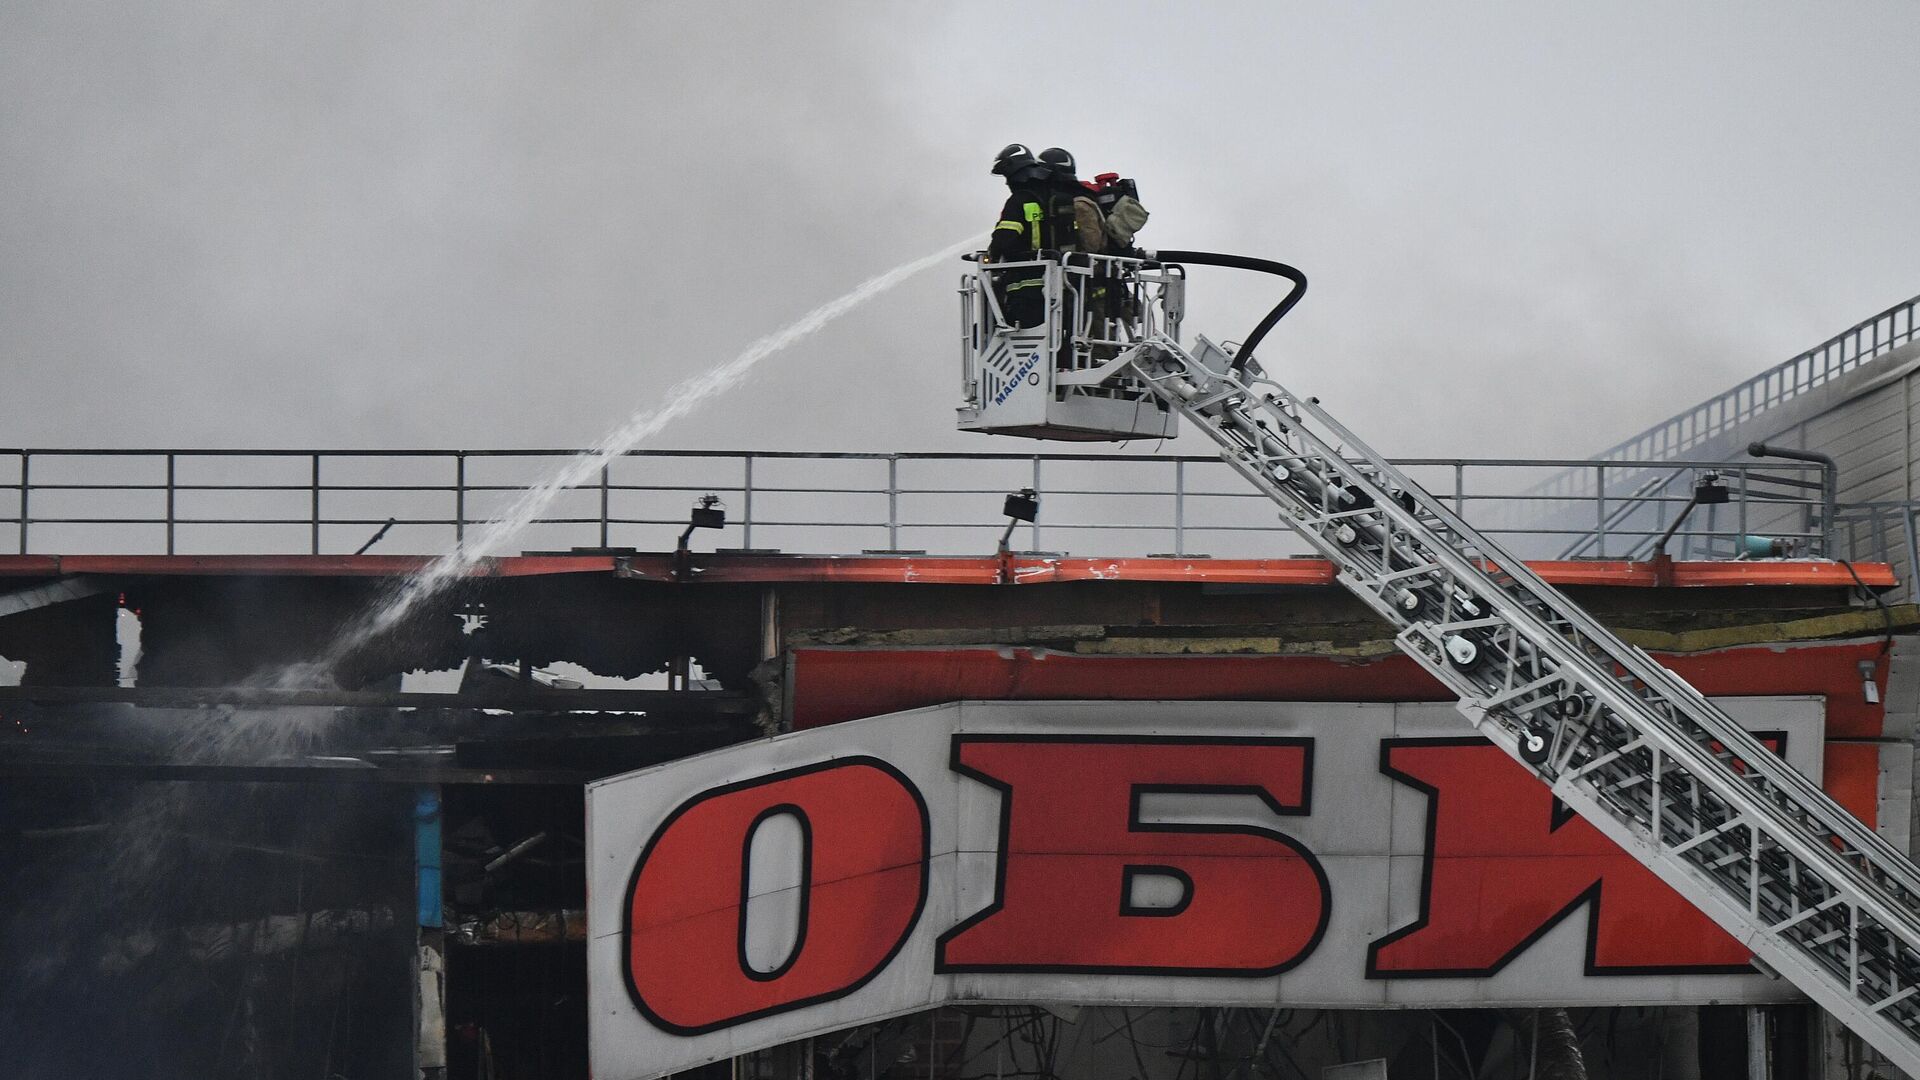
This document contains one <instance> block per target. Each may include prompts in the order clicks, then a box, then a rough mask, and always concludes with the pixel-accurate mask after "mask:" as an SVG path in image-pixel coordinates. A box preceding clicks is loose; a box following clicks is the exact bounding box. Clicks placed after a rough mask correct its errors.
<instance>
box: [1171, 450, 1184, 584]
mask: <svg viewBox="0 0 1920 1080" xmlns="http://www.w3.org/2000/svg"><path fill="white" fill-rule="evenodd" d="M1173 554H1174V555H1175V556H1176V557H1177V558H1182V559H1184V558H1186V557H1187V463H1186V462H1185V461H1183V460H1181V459H1180V458H1174V459H1173Z"/></svg>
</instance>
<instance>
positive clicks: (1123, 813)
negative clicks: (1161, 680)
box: [587, 698, 1823, 1080]
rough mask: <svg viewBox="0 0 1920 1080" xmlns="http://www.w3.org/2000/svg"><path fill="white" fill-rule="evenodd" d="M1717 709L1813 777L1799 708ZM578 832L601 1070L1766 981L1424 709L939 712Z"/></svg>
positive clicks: (1689, 995)
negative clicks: (1045, 1027)
mask: <svg viewBox="0 0 1920 1080" xmlns="http://www.w3.org/2000/svg"><path fill="white" fill-rule="evenodd" d="M1721 704H1722V706H1723V707H1725V708H1726V709H1727V710H1728V711H1729V712H1730V713H1731V714H1732V715H1733V716H1734V717H1735V718H1736V719H1738V720H1740V721H1741V722H1742V723H1743V724H1745V725H1747V726H1748V727H1749V729H1751V730H1754V731H1756V732H1758V733H1760V734H1762V736H1763V738H1765V739H1768V740H1770V741H1772V742H1773V743H1774V745H1776V746H1778V747H1779V748H1780V749H1781V750H1782V752H1783V753H1784V755H1785V756H1786V758H1787V760H1788V761H1790V762H1792V763H1793V764H1794V765H1795V766H1796V767H1798V768H1800V769H1801V770H1802V771H1804V772H1806V773H1807V774H1808V775H1810V776H1813V777H1814V778H1816V779H1818V777H1819V776H1820V751H1821V747H1822V742H1821V738H1822V713H1823V710H1822V705H1821V702H1820V701H1819V700H1818V699H1816V698H1767V699H1757V698H1739V699H1729V700H1725V701H1722V702H1721ZM587 815H588V848H589V855H590V858H591V870H590V878H589V888H590V896H589V909H588V913H589V914H588V921H589V926H590V933H591V942H590V944H589V952H588V965H589V980H590V997H591V1017H592V1020H591V1029H592V1059H593V1071H594V1075H595V1076H596V1077H598V1078H599V1080H638V1078H643V1077H654V1076H659V1075H662V1074H665V1073H669V1072H673V1071H677V1070H680V1069H685V1068H688V1067H690V1066H693V1065H696V1064H700V1063H702V1062H706V1061H712V1060H716V1059H719V1058H723V1057H729V1056H732V1055H735V1054H739V1053H744V1052H747V1051H749V1050H753V1049H758V1048H761V1047H766V1046H772V1045H777V1044H780V1043H783V1042H787V1041H790V1040H793V1039H799V1038H804V1037H806V1036H808V1035H813V1034H818V1033H822V1032H827V1031H833V1030H837V1029H840V1028H844V1027H849V1026H852V1025H856V1024H860V1023H865V1022H869V1021H873V1020H877V1019H881V1018H884V1017H888V1016H893V1015H898V1014H901V1013H906V1012H913V1011H917V1010H921V1009H926V1008H931V1007H933V1006H935V1005H939V1004H941V1003H943V1002H946V1001H955V1000H960V1001H1041V1002H1077V1003H1086V1004H1179V1005H1244V1006H1253V1005H1272V1004H1274V1003H1278V1002H1284V1003H1286V1004H1288V1005H1289V1006H1297V1007H1325V1008H1368V1007H1395V1006H1427V1005H1434V1004H1442V1003H1444V1004H1448V1005H1461V1004H1471V1005H1488V1006H1496V1005H1497V1006H1517V1007H1532V1006H1539V1005H1548V1004H1570V1005H1580V1004H1602V1003H1606V1004H1677V1003H1687V1002H1704V1001H1708V1000H1713V1001H1721V1002H1761V1001H1778V1000H1789V999H1791V998H1792V997H1793V996H1794V992H1793V990H1792V988H1791V987H1790V986H1788V985H1786V984H1784V983H1781V982H1778V981H1774V980H1769V979H1766V978H1764V977H1761V976H1759V975H1755V974H1753V973H1752V972H1751V969H1750V968H1749V967H1748V965H1747V959H1748V954H1747V953H1746V952H1745V950H1743V949H1742V948H1741V947H1740V946H1739V945H1738V943H1737V942H1735V941H1733V940H1732V939H1731V938H1730V937H1728V936H1727V935H1726V934H1724V933H1723V932H1722V931H1720V930H1719V929H1718V928H1717V927H1715V926H1714V925H1713V924H1712V923H1710V922H1708V921H1707V920H1706V919H1705V917H1704V916H1701V915H1700V914H1699V913H1698V912H1696V911H1695V910H1694V909H1693V908H1691V907H1690V906H1688V905H1687V904H1686V902H1685V901H1683V900H1681V899H1680V898H1679V896H1678V895H1677V894H1675V893H1673V892H1672V891H1671V890H1669V889H1668V888H1667V887H1666V886H1665V885H1663V884H1661V883H1660V882H1659V881H1658V880H1657V879H1656V878H1654V877H1653V876H1652V875H1651V874H1650V873H1649V872H1648V871H1646V870H1645V869H1644V868H1642V867H1641V866H1640V865H1639V864H1637V863H1635V862H1633V860H1632V859H1631V858H1629V857H1628V856H1627V855H1625V854H1624V853H1622V852H1621V851H1620V850H1619V849H1618V848H1617V847H1615V846H1614V845H1613V844H1612V843H1611V842H1610V841H1608V840H1606V839H1605V838H1604V837H1602V836H1600V834H1599V833H1598V832H1597V831H1595V830H1594V829H1593V828H1592V827H1591V826H1589V825H1587V824H1586V823H1585V822H1583V821H1581V820H1579V819H1578V818H1577V817H1574V816H1573V815H1571V814H1569V813H1568V812H1567V811H1566V809H1565V808H1564V807H1562V806H1561V805H1559V804H1558V803H1557V802H1556V801H1555V800H1554V799H1553V798H1552V796H1551V795H1550V794H1549V793H1548V791H1547V789H1546V787H1545V786H1544V785H1542V784H1540V782H1539V781H1538V780H1536V779H1534V778H1533V777H1532V776H1530V775H1529V774H1528V773H1527V772H1526V771H1525V770H1523V769H1522V768H1521V767H1520V766H1519V765H1517V764H1515V763H1514V762H1513V761H1512V760H1511V759H1509V758H1507V757H1506V756H1505V755H1504V754H1503V753H1502V752H1501V751H1499V750H1497V749H1495V748H1493V747H1492V746H1490V745H1489V744H1487V743H1486V742H1485V741H1484V740H1481V739H1478V738H1477V737H1475V736H1474V735H1473V734H1472V732H1471V730H1470V729H1469V728H1468V727H1467V725H1466V723H1465V721H1464V720H1462V719H1460V717H1459V715H1458V714H1457V713H1455V712H1454V711H1453V710H1452V708H1451V707H1449V706H1444V705H1426V704H1402V705H1392V704H1326V703H1291V704H1290V703H1267V702H1044V703H1042V702H1001V703H962V704H956V705H947V706H941V707H938V708H932V709H922V710H917V711H914V712H907V713H898V714H895V715H891V716H882V717H875V718H872V719H868V720H857V721H853V722H850V723H845V724H838V725H834V726H831V727H826V728H820V729H816V730H813V731H806V732H799V733H796V734H792V735H785V736H781V737H779V738H775V739H770V740H766V741H761V742H755V743H750V744H745V745H741V746H737V747H731V748H728V749H725V750H721V751H716V752H714V753H710V754H705V755H701V756H699V757H694V758H688V759H685V760H682V761H677V762H673V763H671V764H669V765H663V766H660V767H657V768H653V769H647V770H643V771H640V772H635V773H630V774H628V775H625V776H621V777H616V778H613V779H610V780H604V781H600V782H599V783H596V784H594V785H592V786H591V787H590V788H589V789H588V797H587Z"/></svg>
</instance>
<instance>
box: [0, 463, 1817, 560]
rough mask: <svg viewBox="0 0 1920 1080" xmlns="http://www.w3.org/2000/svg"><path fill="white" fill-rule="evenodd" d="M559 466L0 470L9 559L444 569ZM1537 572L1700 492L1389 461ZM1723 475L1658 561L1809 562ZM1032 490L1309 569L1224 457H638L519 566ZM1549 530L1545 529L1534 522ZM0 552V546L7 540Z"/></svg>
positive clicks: (1125, 534) (1124, 533)
mask: <svg viewBox="0 0 1920 1080" xmlns="http://www.w3.org/2000/svg"><path fill="white" fill-rule="evenodd" d="M573 453H574V452H573V451H568V450H389V451H362V450H188V449H176V450H95V449H26V450H0V552H4V551H6V550H7V549H8V548H9V547H10V548H12V550H13V551H16V552H18V553H21V554H27V553H32V552H36V551H37V552H48V553H58V554H85V553H90V552H95V553H113V554H145V553H154V554H162V553H164V554H214V553H235V552H248V553H263V554H264V553H275V554H278V553H308V554H328V553H349V552H354V551H356V550H358V549H360V548H362V547H363V546H365V545H366V544H367V543H368V540H369V536H370V535H372V534H374V533H375V530H380V531H379V533H378V535H379V537H380V538H381V539H380V544H379V547H378V549H377V550H378V552H379V553H407V554H439V553H443V552H446V551H449V550H452V549H453V548H454V547H455V546H456V545H458V544H461V543H463V542H465V541H466V540H468V538H469V536H470V530H471V529H472V527H474V526H476V525H479V524H482V523H484V522H486V521H488V520H490V518H491V517H492V516H494V515H495V514H496V513H498V512H500V511H503V510H504V509H505V508H506V507H507V506H508V505H509V504H510V503H511V502H512V501H513V498H514V497H515V496H517V495H518V494H519V493H520V492H522V491H524V490H525V489H526V488H527V487H529V486H531V485H532V484H534V483H536V482H538V481H539V480H541V479H544V477H545V476H546V475H547V474H549V473H551V472H552V471H553V470H554V469H555V468H556V467H557V465H558V464H559V461H560V459H562V458H565V457H569V456H571V455H572V454H573ZM1397 464H1398V465H1400V467H1402V468H1403V469H1405V470H1407V471H1408V472H1409V473H1410V474H1411V475H1413V476H1414V477H1415V478H1416V479H1418V480H1419V481H1420V482H1421V483H1423V484H1425V485H1426V486H1427V487H1428V489H1429V490H1431V491H1433V492H1435V493H1436V494H1439V495H1441V496H1442V497H1444V498H1447V499H1448V500H1450V501H1451V503H1452V505H1453V506H1454V507H1455V509H1456V510H1458V511H1460V512H1461V513H1463V514H1464V515H1465V516H1467V517H1468V518H1470V519H1472V520H1477V521H1483V522H1487V523H1488V524H1489V525H1490V526H1491V528H1489V529H1488V531H1489V532H1491V533H1493V534H1495V535H1498V536H1500V537H1501V538H1502V539H1503V540H1505V541H1506V542H1507V544H1508V546H1509V547H1511V548H1513V549H1515V550H1516V551H1518V552H1519V553H1520V554H1523V555H1526V556H1527V557H1534V558H1543V557H1549V558H1550V557H1612V558H1618V557H1622V556H1626V555H1631V554H1635V553H1639V552H1643V551H1644V549H1645V547H1646V546H1647V545H1648V544H1649V543H1650V542H1651V539H1652V538H1653V537H1655V536H1657V535H1658V534H1659V533H1660V532H1661V531H1662V530H1663V529H1664V528H1665V527H1666V525H1667V524H1668V522H1669V521H1670V520H1671V515H1672V514H1674V513H1676V512H1678V510H1679V508H1680V506H1681V505H1683V504H1684V503H1685V502H1686V501H1687V499H1688V497H1689V496H1690V494H1691V488H1690V486H1687V485H1678V484H1671V483H1670V484H1664V485H1657V486H1653V487H1650V488H1645V489H1642V490H1621V489H1620V486H1619V484H1618V483H1617V481H1616V480H1615V479H1613V478H1612V477H1610V476H1609V470H1613V471H1616V472H1618V471H1624V469H1626V468H1628V467H1627V466H1622V465H1619V464H1612V463H1593V462H1577V461H1564V460H1518V459H1499V460H1470V459H1449V458H1421V459H1410V460H1404V461H1401V462H1398V463H1397ZM1569 468H1572V469H1584V470H1596V471H1597V475H1596V476H1595V482H1594V485H1593V487H1592V489H1591V490H1590V491H1588V492H1587V493H1584V494H1581V495H1577V496H1573V497H1565V498H1543V497H1541V496H1539V495H1537V494H1528V493H1527V489H1528V486H1529V484H1530V482H1531V481H1532V480H1534V479H1535V478H1537V477H1538V476H1539V475H1540V474H1541V473H1543V472H1552V471H1556V470H1564V469H1569ZM1661 468H1662V469H1663V470H1667V471H1671V473H1672V475H1674V476H1676V477H1678V476H1686V477H1689V478H1690V477H1691V476H1692V475H1693V474H1694V471H1695V470H1697V469H1707V468H1712V469H1715V470H1717V471H1719V472H1720V473H1721V474H1722V475H1723V476H1724V477H1725V480H1726V482H1727V484H1728V486H1729V487H1730V488H1731V489H1732V491H1733V493H1734V497H1733V501H1732V502H1731V503H1729V504H1728V505H1725V506H1720V507H1715V508H1712V510H1711V512H1700V511H1696V513H1695V514H1694V515H1693V516H1691V517H1690V518H1689V519H1688V521H1687V523H1686V525H1685V527H1684V528H1683V529H1682V530H1681V531H1680V532H1679V533H1678V534H1677V535H1676V536H1675V538H1674V541H1673V544H1672V545H1671V546H1670V549H1669V550H1670V551H1671V552H1672V553H1673V554H1675V555H1676V556H1677V557H1680V556H1686V555H1695V556H1700V555H1706V556H1712V555H1723V557H1730V556H1731V553H1732V552H1733V551H1734V550H1735V549H1736V547H1737V546H1738V545H1740V543H1741V542H1742V539H1743V537H1744V536H1746V535H1747V534H1748V533H1749V532H1750V531H1751V530H1754V529H1756V528H1758V527H1759V526H1760V525H1762V524H1764V525H1765V526H1766V527H1767V529H1768V535H1771V536H1775V537H1779V538H1782V539H1785V540H1788V541H1790V542H1792V543H1793V544H1794V545H1796V547H1797V549H1798V550H1799V551H1801V552H1802V553H1807V554H1817V553H1819V551H1820V550H1821V547H1820V536H1819V533H1820V523H1819V521H1818V518H1819V507H1820V503H1821V499H1822V495H1823V492H1822V490H1821V487H1820V484H1819V482H1818V469H1817V467H1816V466H1812V465H1806V464H1802V463H1795V462H1774V461H1769V462H1766V463H1764V464H1761V463H1755V462H1746V463H1732V464H1720V463H1713V462H1667V463H1662V465H1661ZM1023 487H1032V488H1034V489H1035V490H1036V491H1037V492H1039V493H1040V496H1041V499H1042V506H1041V516H1040V520H1039V521H1037V522H1035V523H1033V524H1032V525H1031V526H1028V527H1027V528H1026V529H1025V530H1023V533H1022V534H1021V536H1020V537H1019V540H1018V541H1017V542H1023V546H1024V547H1025V548H1026V549H1027V550H1047V549H1048V548H1050V547H1057V548H1061V549H1065V548H1068V547H1069V546H1072V547H1076V548H1079V549H1080V553H1081V554H1087V555H1099V556H1126V555H1145V554H1170V555H1175V556H1180V557H1189V556H1196V555H1214V556H1220V557H1286V556H1289V555H1296V554H1304V551H1305V549H1304V548H1303V547H1301V545H1300V544H1298V543H1297V542H1296V541H1295V540H1294V537H1293V534H1292V532H1291V530H1290V529H1288V528H1287V527H1286V526H1285V525H1283V524H1281V523H1279V522H1278V521H1276V520H1275V519H1274V517H1273V515H1272V509H1271V506H1270V505H1269V504H1268V502H1267V501H1266V500H1265V499H1264V498H1263V497H1261V496H1260V495H1258V494H1257V493H1255V492H1253V491H1251V490H1249V489H1248V488H1247V487H1246V486H1245V485H1244V483H1243V482H1242V481H1241V480H1240V478H1239V477H1238V476H1236V475H1234V474H1233V473H1232V471H1231V470H1230V469H1229V468H1228V467H1227V466H1226V465H1225V464H1223V463H1222V462H1221V461H1220V460H1219V459H1218V458H1215V457H1162V456H1144V455H1124V454H965V453H892V454H888V453H804V452H764V453H760V452H756V453H738V452H728V451H698V450H646V451H635V452H633V453H630V454H627V455H625V456H623V457H620V458H617V459H615V460H614V461H612V462H610V463H609V465H608V467H607V468H605V469H602V470H601V472H600V475H599V477H598V482H597V483H592V484H588V485H585V486H582V487H580V488H576V489H573V490H572V491H569V492H565V493H563V494H562V495H561V496H560V498H559V499H558V500H556V502H555V503H554V504H553V505H552V506H551V507H550V508H549V509H548V511H547V512H546V513H545V514H544V515H543V516H541V517H540V518H539V519H537V520H536V521H535V522H533V523H532V525H531V526H530V528H529V530H528V531H527V532H526V533H525V534H523V536H522V538H521V540H520V541H519V542H518V546H520V547H521V548H523V549H539V550H566V549H577V548H588V549H612V548H615V547H616V546H618V547H624V548H634V549H637V550H652V551H660V550H670V549H671V548H672V547H673V545H674V542H675V539H676V537H677V534H678V533H679V531H680V530H681V529H682V528H684V527H685V525H686V523H687V511H688V508H689V506H690V504H691V503H692V501H693V500H694V498H695V497H696V496H698V495H701V494H704V493H708V492H713V493H717V494H719V495H720V496H721V497H722V499H723V500H724V502H725V505H726V506H727V508H728V510H729V523H728V525H727V528H726V529H725V530H724V531H723V533H722V534H721V536H720V537H719V539H718V541H717V546H721V547H729V546H737V547H739V548H746V549H752V548H755V546H756V545H765V546H766V547H769V548H779V549H783V550H789V551H826V552H850V551H901V550H908V549H910V550H915V551H927V552H933V553H954V554H981V553H986V552H990V551H992V550H993V545H994V538H995V537H996V536H997V533H998V531H999V529H1000V528H1001V527H1002V526H1003V525H1004V521H1003V519H1002V518H1001V517H1000V502H1001V498H1002V497H1003V496H1004V495H1005V494H1006V493H1007V492H1008V491H1011V490H1015V489H1018V488H1023ZM1541 522H1545V523H1544V524H1542V523H1541ZM9 540H11V543H9V542H8V541H9Z"/></svg>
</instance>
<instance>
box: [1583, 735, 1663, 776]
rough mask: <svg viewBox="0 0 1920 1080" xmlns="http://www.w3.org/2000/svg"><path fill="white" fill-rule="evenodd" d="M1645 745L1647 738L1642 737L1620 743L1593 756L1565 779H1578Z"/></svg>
mask: <svg viewBox="0 0 1920 1080" xmlns="http://www.w3.org/2000/svg"><path fill="white" fill-rule="evenodd" d="M1645 745H1647V740H1645V739H1642V738H1634V739H1632V740H1630V741H1628V742H1626V743H1624V744H1622V745H1621V746H1620V747H1619V748H1618V749H1614V750H1609V751H1607V752H1606V753H1604V754H1601V755H1600V756H1599V757H1597V758H1594V759H1593V760H1592V761H1589V762H1587V763H1586V764H1585V765H1582V766H1580V768H1579V769H1577V770H1575V771H1574V772H1573V773H1572V774H1571V775H1570V776H1568V777H1567V779H1569V780H1578V779H1580V778H1581V777H1583V776H1586V775H1587V774H1588V773H1591V772H1593V771H1594V770H1595V769H1598V768H1602V767H1604V766H1607V765H1610V764H1612V763H1613V762H1616V761H1618V760H1620V759H1621V758H1623V757H1626V756H1627V755H1628V754H1631V753H1633V752H1634V751H1635V750H1638V749H1640V748H1641V747H1643V746H1645Z"/></svg>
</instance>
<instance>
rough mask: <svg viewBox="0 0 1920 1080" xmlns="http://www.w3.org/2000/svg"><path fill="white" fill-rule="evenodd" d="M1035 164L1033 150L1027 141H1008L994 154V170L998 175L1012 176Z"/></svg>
mask: <svg viewBox="0 0 1920 1080" xmlns="http://www.w3.org/2000/svg"><path fill="white" fill-rule="evenodd" d="M1033 165H1034V160H1033V151H1031V150H1029V149H1027V147H1026V144H1025V143H1008V144H1007V145H1006V146H1005V147H1004V148H1002V149H1001V151H1000V152H999V153H998V154H995V155H994V156H993V171H994V174H995V175H996V176H1012V175H1014V174H1015V173H1018V172H1023V171H1025V170H1027V169H1029V168H1031V167H1032V166H1033Z"/></svg>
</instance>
